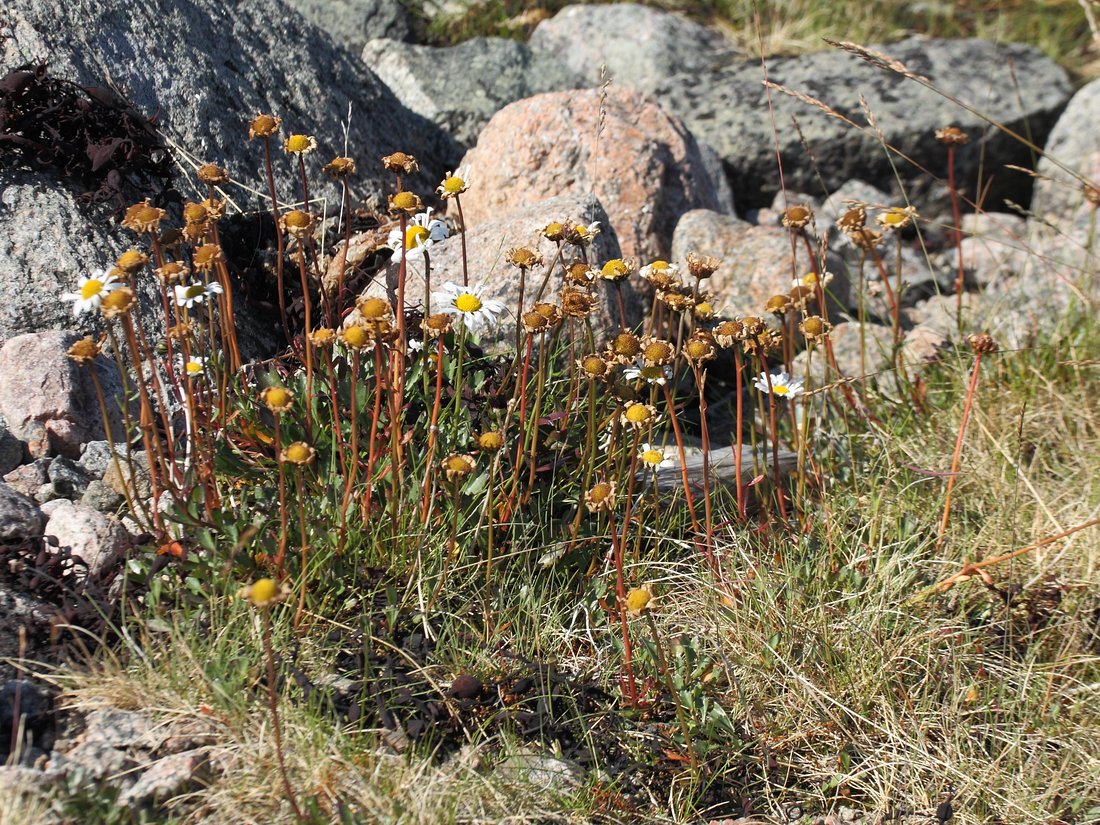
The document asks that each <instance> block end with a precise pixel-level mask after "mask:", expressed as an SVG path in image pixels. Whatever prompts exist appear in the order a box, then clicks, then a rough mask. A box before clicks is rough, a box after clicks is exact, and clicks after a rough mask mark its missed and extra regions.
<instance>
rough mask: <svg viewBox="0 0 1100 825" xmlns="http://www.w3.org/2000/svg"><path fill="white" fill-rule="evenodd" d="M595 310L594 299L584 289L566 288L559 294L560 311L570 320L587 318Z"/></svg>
mask: <svg viewBox="0 0 1100 825" xmlns="http://www.w3.org/2000/svg"><path fill="white" fill-rule="evenodd" d="M595 308H596V299H595V297H593V296H592V294H591V293H589V292H588V290H586V289H577V288H576V287H569V286H567V287H566V288H565V289H564V290H562V293H561V311H562V312H564V313H565V314H566V315H568V316H569V317H571V318H587V317H588V315H589V314H590V313H591V312H592V310H593V309H595Z"/></svg>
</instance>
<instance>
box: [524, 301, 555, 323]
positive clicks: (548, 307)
mask: <svg viewBox="0 0 1100 825" xmlns="http://www.w3.org/2000/svg"><path fill="white" fill-rule="evenodd" d="M531 309H533V310H534V311H535V312H537V313H538V314H539V315H541V316H542V317H543V318H545V319H546V320H547V322H548V323H549V324H550V326H552V327H553V326H557V325H558V324H559V323H561V315H562V313H561V308H560V307H558V306H557V304H547V303H544V302H542V303H537V304H535V305H534V306H533V307H531Z"/></svg>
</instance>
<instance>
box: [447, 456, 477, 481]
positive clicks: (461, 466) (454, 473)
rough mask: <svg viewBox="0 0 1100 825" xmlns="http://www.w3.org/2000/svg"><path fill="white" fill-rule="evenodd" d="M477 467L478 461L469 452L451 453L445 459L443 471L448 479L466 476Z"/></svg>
mask: <svg viewBox="0 0 1100 825" xmlns="http://www.w3.org/2000/svg"><path fill="white" fill-rule="evenodd" d="M476 469H477V461H476V460H475V459H474V457H473V456H472V455H470V454H469V453H451V454H450V455H449V456H447V457H446V458H445V459H443V472H444V473H445V474H446V476H447V480H448V481H453V480H455V479H456V478H465V477H466V476H468V475H469V474H470V473H472V472H473V471H474V470H476Z"/></svg>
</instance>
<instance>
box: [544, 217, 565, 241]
mask: <svg viewBox="0 0 1100 825" xmlns="http://www.w3.org/2000/svg"><path fill="white" fill-rule="evenodd" d="M542 234H543V235H544V236H546V239H547V240H550V241H555V242H557V241H563V240H565V224H564V223H562V222H561V221H550V223H548V224H546V226H545V227H544V228H543V230H542Z"/></svg>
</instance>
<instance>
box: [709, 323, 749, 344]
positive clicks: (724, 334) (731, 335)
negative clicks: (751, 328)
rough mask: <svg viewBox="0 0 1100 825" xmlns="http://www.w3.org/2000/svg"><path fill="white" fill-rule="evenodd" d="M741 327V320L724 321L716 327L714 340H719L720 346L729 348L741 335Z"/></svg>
mask: <svg viewBox="0 0 1100 825" xmlns="http://www.w3.org/2000/svg"><path fill="white" fill-rule="evenodd" d="M741 329H742V327H741V322H740V321H723V322H722V323H720V324H719V325H718V326H716V327H715V328H714V331H713V334H714V340H715V341H717V342H718V346H720V347H723V348H724V349H729V348H730V347H732V346H733V342H734V341H736V340H737V338H738V336H740V335H741Z"/></svg>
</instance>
